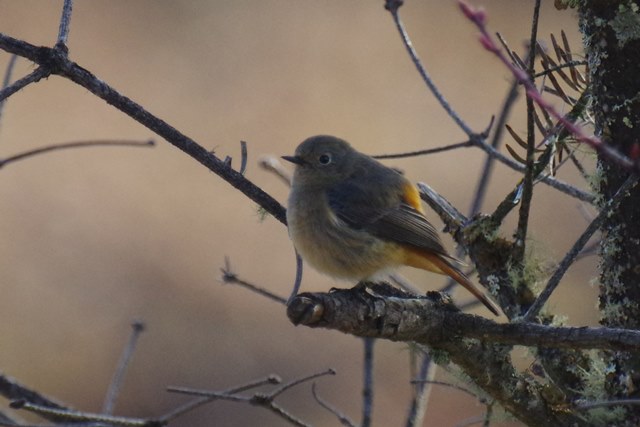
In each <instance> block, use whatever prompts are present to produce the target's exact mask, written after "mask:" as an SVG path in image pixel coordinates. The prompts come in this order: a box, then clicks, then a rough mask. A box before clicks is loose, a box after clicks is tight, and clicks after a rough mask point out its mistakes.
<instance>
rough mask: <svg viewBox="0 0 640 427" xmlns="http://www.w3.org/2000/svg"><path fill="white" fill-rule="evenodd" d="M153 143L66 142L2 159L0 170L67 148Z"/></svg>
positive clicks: (147, 145)
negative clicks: (14, 163)
mask: <svg viewBox="0 0 640 427" xmlns="http://www.w3.org/2000/svg"><path fill="white" fill-rule="evenodd" d="M154 145H155V142H154V141H153V140H149V141H79V142H66V143H62V144H53V145H47V146H45V147H40V148H36V149H33V150H29V151H25V152H23V153H18V154H14V155H13V156H9V157H7V158H4V159H0V168H2V167H4V166H6V165H8V164H9V163H13V162H16V161H18V160H22V159H25V158H27V157H33V156H36V155H38V154H43V153H47V152H49V151H57V150H65V149H69V148H80V147H153V146H154Z"/></svg>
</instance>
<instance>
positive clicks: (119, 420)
mask: <svg viewBox="0 0 640 427" xmlns="http://www.w3.org/2000/svg"><path fill="white" fill-rule="evenodd" d="M10 406H11V407H12V408H14V409H24V410H25V411H29V412H33V413H34V414H38V415H40V416H43V417H45V418H47V419H52V418H57V419H59V420H66V421H69V422H71V421H73V422H74V423H76V422H86V423H106V424H108V425H111V426H123V427H158V426H161V425H162V424H160V423H158V421H156V420H150V419H145V418H134V417H116V416H113V415H104V414H94V413H91V412H80V411H73V410H70V409H56V408H51V407H49V406H41V405H36V404H34V403H31V402H27V401H25V400H14V401H13V402H11V404H10Z"/></svg>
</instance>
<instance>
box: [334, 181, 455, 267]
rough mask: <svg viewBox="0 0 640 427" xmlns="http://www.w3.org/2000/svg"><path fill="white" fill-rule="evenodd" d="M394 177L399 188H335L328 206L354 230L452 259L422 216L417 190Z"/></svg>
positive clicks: (348, 185)
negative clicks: (363, 231) (365, 189)
mask: <svg viewBox="0 0 640 427" xmlns="http://www.w3.org/2000/svg"><path fill="white" fill-rule="evenodd" d="M393 173H394V174H396V175H397V178H398V181H397V182H396V183H397V184H399V185H392V186H391V185H390V186H388V188H381V187H380V186H375V187H374V188H373V189H372V190H371V191H362V190H361V188H369V186H362V185H358V184H357V182H349V183H342V184H341V185H339V186H336V187H334V188H332V189H331V190H329V192H328V194H327V195H328V200H329V206H330V207H331V209H332V211H333V212H334V213H335V215H336V216H337V217H338V218H339V219H340V220H342V221H344V222H345V223H346V224H348V225H349V226H351V227H353V228H355V229H359V230H366V231H369V232H370V233H372V234H374V235H375V236H378V237H380V238H381V239H385V240H389V241H392V242H397V243H404V244H407V245H410V246H413V247H415V248H416V249H421V250H427V251H431V252H435V253H437V254H439V255H443V256H445V257H447V258H451V257H450V256H449V255H448V254H447V251H446V249H445V248H444V246H443V245H442V241H441V240H440V237H439V236H438V232H437V231H436V229H435V228H434V227H433V225H431V223H430V222H429V221H428V220H427V218H426V217H425V216H424V214H423V213H422V207H421V205H420V198H419V195H418V193H417V190H416V189H415V187H413V185H412V184H410V183H409V182H408V181H407V180H406V178H404V177H402V176H401V175H400V174H397V173H396V172H393ZM398 188H400V189H402V190H401V191H398V190H397V189H398ZM390 189H396V190H395V191H393V190H390Z"/></svg>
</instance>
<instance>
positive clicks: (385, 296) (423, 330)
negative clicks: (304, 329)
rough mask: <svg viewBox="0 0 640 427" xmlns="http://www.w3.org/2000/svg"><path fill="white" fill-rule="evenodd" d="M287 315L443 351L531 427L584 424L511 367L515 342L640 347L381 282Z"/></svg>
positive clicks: (637, 340) (315, 299) (639, 335)
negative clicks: (498, 316) (464, 308)
mask: <svg viewBox="0 0 640 427" xmlns="http://www.w3.org/2000/svg"><path fill="white" fill-rule="evenodd" d="M287 314H288V316H289V319H290V320H291V321H292V322H293V323H294V324H296V325H305V326H309V327H313V328H318V327H321V328H326V329H335V330H339V331H341V332H344V333H348V334H352V335H356V336H360V337H375V338H383V339H388V340H392V341H403V342H409V341H413V342H418V343H422V344H424V345H428V346H429V347H431V348H432V349H434V350H440V351H444V352H445V355H446V357H448V358H449V360H451V361H452V362H453V363H455V364H457V365H458V366H460V367H461V368H462V370H463V371H464V372H465V373H466V374H467V375H468V376H469V377H470V378H473V379H474V381H475V382H476V384H477V385H478V386H479V387H481V388H482V389H483V390H484V391H485V392H487V393H488V394H489V395H491V397H492V398H493V399H495V400H496V401H497V402H499V403H500V404H501V405H502V406H503V407H504V408H505V409H507V410H508V411H509V412H511V413H512V414H513V415H514V416H516V417H518V418H519V419H520V420H521V421H523V422H525V423H526V424H528V425H531V426H549V425H576V426H582V425H585V426H586V425H588V424H587V423H586V422H585V421H583V420H582V419H581V418H579V417H578V416H575V415H573V414H571V413H569V412H556V411H555V409H554V408H553V407H551V405H548V404H547V403H546V402H545V400H544V397H543V396H542V392H543V391H542V389H543V388H544V387H543V386H542V385H541V384H538V383H536V382H535V381H533V380H532V379H531V378H529V377H527V376H523V375H520V374H519V373H518V372H517V371H516V370H515V369H514V368H513V365H512V363H511V361H510V356H509V352H510V349H511V345H512V344H518V345H532V346H533V345H537V346H557V347H563V348H565V347H571V348H576V347H580V348H626V349H640V332H636V331H629V330H616V329H607V328H561V327H550V326H542V325H534V324H528V323H527V324H525V323H521V324H498V323H495V322H493V321H490V320H487V319H484V318H482V317H479V316H473V315H469V314H463V313H460V312H459V311H457V309H456V308H455V307H453V306H452V305H451V303H450V302H449V301H447V300H446V299H444V298H443V297H442V295H441V294H439V293H437V292H431V293H429V294H428V295H427V296H423V297H418V296H415V295H410V294H406V293H403V292H401V291H399V290H397V289H395V288H393V287H391V286H390V285H387V284H384V283H377V284H374V283H367V284H364V283H361V284H359V285H358V286H356V287H355V288H353V289H347V290H344V289H339V290H334V291H333V292H331V293H303V294H300V295H298V296H297V297H296V298H294V299H293V300H292V301H291V303H290V304H289V306H288V309H287ZM504 344H507V345H506V346H505V345H504Z"/></svg>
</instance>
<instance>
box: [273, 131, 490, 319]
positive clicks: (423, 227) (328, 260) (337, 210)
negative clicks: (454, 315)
mask: <svg viewBox="0 0 640 427" xmlns="http://www.w3.org/2000/svg"><path fill="white" fill-rule="evenodd" d="M282 158H283V159H285V160H287V161H289V162H291V163H294V164H295V172H294V174H293V182H292V185H291V194H290V195H289V203H288V208H287V223H288V227H289V235H290V236H291V240H292V241H293V244H294V246H295V247H296V249H297V250H298V252H299V253H300V255H301V256H302V258H303V259H304V260H306V261H307V262H308V263H309V264H311V265H312V266H313V267H314V268H316V269H317V270H318V271H320V272H321V273H324V274H327V275H330V276H333V277H336V278H342V279H349V280H357V281H360V280H365V279H370V278H372V277H375V276H377V275H379V274H383V273H385V272H388V271H389V270H392V269H394V268H397V267H400V266H402V265H408V266H411V267H415V268H419V269H422V270H427V271H431V272H435V273H439V274H444V275H447V276H449V277H451V278H452V279H454V280H455V281H456V282H458V283H459V284H461V285H462V286H464V287H465V288H466V289H467V290H468V291H469V292H471V293H472V294H473V295H474V296H475V297H476V298H477V299H478V300H480V301H481V302H482V303H483V304H484V305H485V306H486V307H487V308H488V309H489V310H491V312H492V313H494V314H495V315H496V316H497V315H499V311H498V308H497V306H496V305H495V303H493V302H492V301H491V300H490V299H489V298H488V297H487V296H486V295H485V294H484V293H483V292H482V291H481V290H480V289H479V288H478V287H477V286H476V285H474V284H473V283H472V282H471V281H470V280H469V279H468V278H467V277H466V276H465V275H464V273H462V271H460V269H459V268H458V267H456V264H455V263H459V262H460V261H458V260H457V259H455V258H454V257H452V256H451V255H449V254H448V253H447V250H446V249H445V248H444V246H443V245H442V242H441V240H440V237H439V236H438V233H437V231H436V229H435V228H434V227H433V225H431V223H430V222H429V221H428V220H427V218H426V217H425V215H424V210H423V208H422V204H421V201H420V193H419V191H418V189H417V188H416V186H415V185H413V184H412V183H411V182H410V181H409V180H408V179H407V178H405V177H404V176H403V175H402V174H401V173H400V172H398V171H397V170H395V169H392V168H389V167H387V166H384V165H383V164H381V163H380V162H378V161H377V160H375V159H373V158H371V157H369V156H367V155H365V154H362V153H360V152H358V151H356V150H355V149H353V148H352V147H351V145H349V143H348V142H346V141H344V140H342V139H340V138H336V137H334V136H328V135H318V136H312V137H310V138H308V139H306V140H305V141H303V142H302V143H301V144H300V145H299V146H298V148H297V149H296V152H295V155H293V156H283V157H282Z"/></svg>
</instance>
